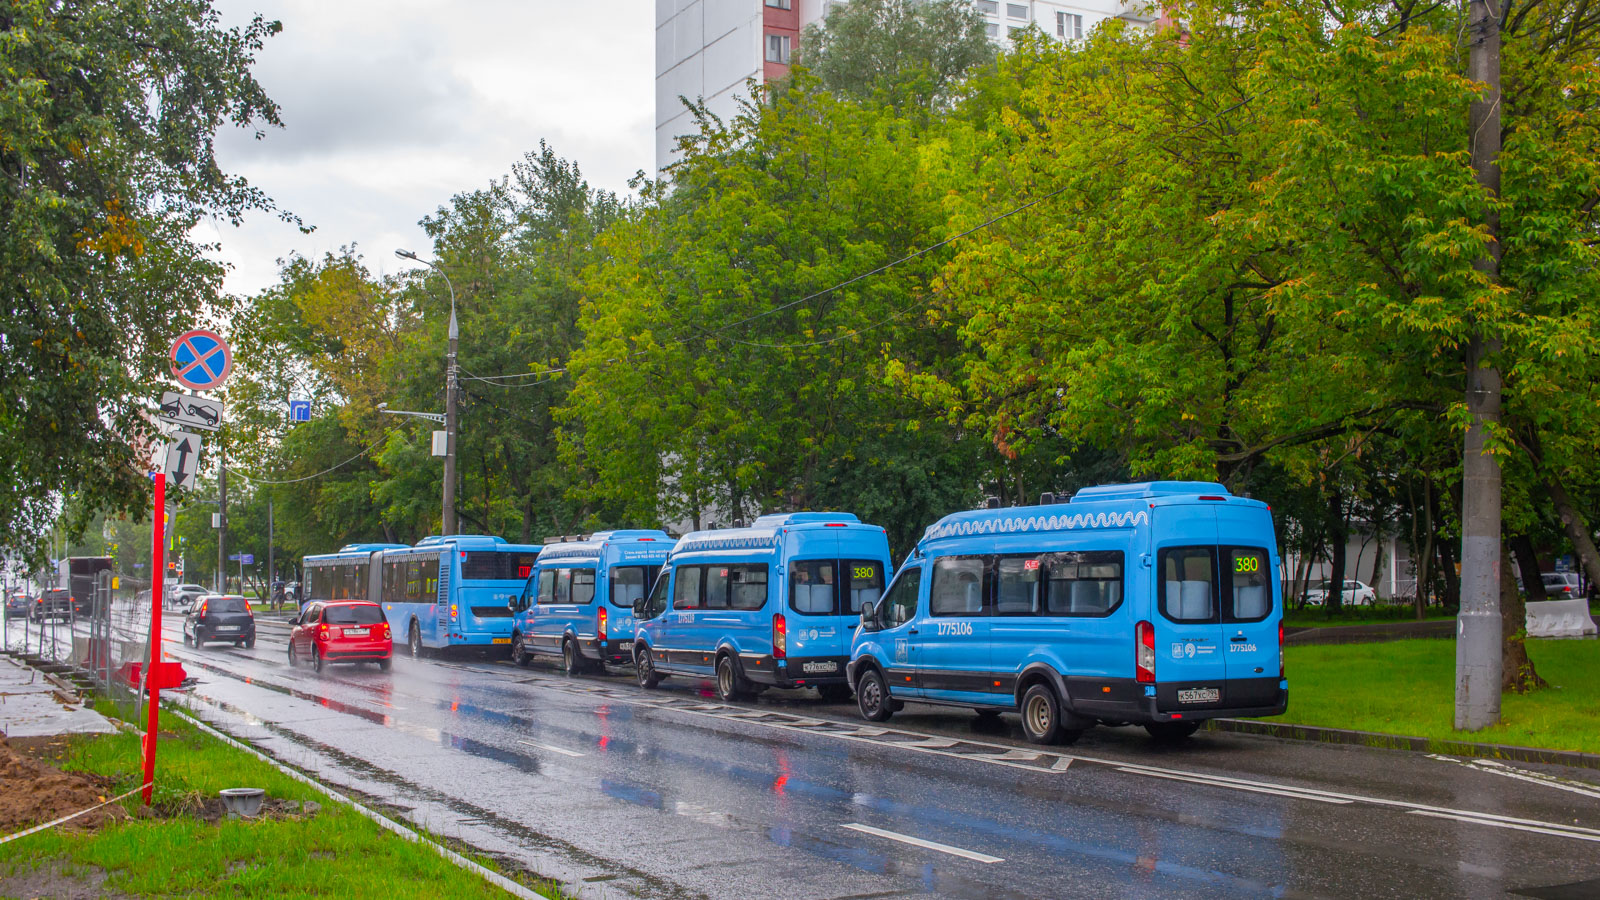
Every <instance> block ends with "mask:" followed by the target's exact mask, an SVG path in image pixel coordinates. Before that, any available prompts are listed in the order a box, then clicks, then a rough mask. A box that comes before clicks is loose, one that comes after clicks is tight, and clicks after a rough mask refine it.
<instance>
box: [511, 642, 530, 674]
mask: <svg viewBox="0 0 1600 900" xmlns="http://www.w3.org/2000/svg"><path fill="white" fill-rule="evenodd" d="M511 661H512V662H513V663H515V664H516V665H518V666H521V667H522V668H527V666H528V661H529V660H528V648H527V645H526V644H524V643H523V636H522V635H521V634H518V635H517V636H516V637H514V638H512V639H511Z"/></svg>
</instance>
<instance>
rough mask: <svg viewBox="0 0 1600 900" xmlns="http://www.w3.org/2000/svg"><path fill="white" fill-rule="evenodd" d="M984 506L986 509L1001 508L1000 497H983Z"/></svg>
mask: <svg viewBox="0 0 1600 900" xmlns="http://www.w3.org/2000/svg"><path fill="white" fill-rule="evenodd" d="M983 508H984V509H999V508H1000V498H999V497H985V498H983Z"/></svg>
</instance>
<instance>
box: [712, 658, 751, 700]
mask: <svg viewBox="0 0 1600 900" xmlns="http://www.w3.org/2000/svg"><path fill="white" fill-rule="evenodd" d="M717 696H718V697H719V698H721V700H722V702H724V703H732V702H734V701H737V700H747V699H749V697H750V691H749V688H747V687H746V686H745V682H744V676H743V675H741V674H739V666H738V664H737V663H735V662H734V661H733V654H731V653H724V654H723V655H722V656H721V657H720V658H718V659H717Z"/></svg>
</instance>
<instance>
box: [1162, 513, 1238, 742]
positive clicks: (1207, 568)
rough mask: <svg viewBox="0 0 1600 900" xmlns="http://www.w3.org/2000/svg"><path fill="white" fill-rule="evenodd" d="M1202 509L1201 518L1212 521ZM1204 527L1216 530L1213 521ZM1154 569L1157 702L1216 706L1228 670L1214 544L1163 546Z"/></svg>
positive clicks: (1169, 706)
mask: <svg viewBox="0 0 1600 900" xmlns="http://www.w3.org/2000/svg"><path fill="white" fill-rule="evenodd" d="M1207 512H1208V514H1207V515H1206V519H1207V520H1208V522H1209V523H1214V522H1215V518H1214V517H1212V516H1210V515H1209V511H1207ZM1189 524H1191V525H1192V524H1193V523H1189ZM1185 530H1186V531H1192V530H1193V529H1192V528H1186V529H1185ZM1206 530H1208V531H1210V532H1211V533H1212V534H1215V527H1214V525H1213V526H1212V528H1209V529H1206ZM1156 573H1157V577H1156V604H1157V607H1158V608H1157V611H1156V614H1155V615H1154V616H1152V617H1151V619H1152V622H1153V623H1154V625H1155V645H1156V646H1155V650H1156V669H1155V671H1156V697H1157V704H1158V706H1159V707H1160V708H1161V710H1162V711H1163V712H1182V711H1184V710H1189V709H1195V710H1201V709H1213V708H1217V707H1220V706H1222V705H1223V702H1224V690H1223V688H1224V682H1226V680H1227V676H1228V672H1227V660H1226V657H1225V654H1226V651H1225V650H1224V648H1223V645H1224V644H1226V643H1227V642H1226V640H1225V639H1224V636H1223V628H1222V624H1221V621H1220V614H1219V609H1218V606H1219V604H1218V602H1217V601H1218V578H1217V548H1216V545H1215V544H1214V543H1206V544H1200V543H1198V542H1197V543H1195V544H1191V545H1184V546H1173V547H1164V548H1162V549H1161V550H1160V551H1159V553H1158V565H1157V569H1156Z"/></svg>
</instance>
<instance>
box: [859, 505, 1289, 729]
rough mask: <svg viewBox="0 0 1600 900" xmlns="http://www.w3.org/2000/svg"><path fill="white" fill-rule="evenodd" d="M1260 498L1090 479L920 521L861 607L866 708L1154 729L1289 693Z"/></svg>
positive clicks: (1185, 725)
mask: <svg viewBox="0 0 1600 900" xmlns="http://www.w3.org/2000/svg"><path fill="white" fill-rule="evenodd" d="M1277 568H1278V551H1277V544H1276V540H1275V537H1274V532H1273V528H1272V515H1271V511H1270V510H1269V509H1268V507H1267V506H1266V505H1265V504H1263V503H1261V502H1259V501H1255V500H1249V499H1245V498H1242V497H1236V496H1233V495H1232V494H1230V493H1228V491H1227V490H1226V489H1225V488H1223V486H1222V485H1220V484H1215V483H1210V482H1182V481H1170V482H1150V483H1145V484H1122V485H1106V486H1102V487H1094V488H1086V489H1084V490H1081V491H1079V492H1078V493H1077V494H1075V495H1074V496H1073V497H1072V499H1071V501H1070V502H1067V503H1059V504H1058V503H1053V502H1049V503H1046V504H1042V505H1040V506H1037V507H1024V508H1012V509H986V510H976V511H971V512H961V513H956V514H954V515H949V516H946V517H944V518H943V519H940V520H939V521H938V522H937V523H935V524H934V525H933V526H932V527H930V528H929V529H928V530H927V532H926V533H925V534H924V535H923V538H922V541H921V542H920V543H918V544H917V547H916V549H915V550H913V551H912V553H911V555H910V557H909V558H908V559H907V560H906V563H905V565H903V566H902V567H901V569H900V571H899V572H898V573H897V575H896V577H895V580H894V583H893V584H891V585H890V586H889V590H888V592H887V593H886V594H885V595H884V598H883V600H882V602H881V603H876V604H873V605H872V606H871V607H870V608H869V609H867V610H865V611H864V612H863V614H862V618H861V624H860V627H859V629H858V630H857V632H856V634H855V637H854V640H853V642H852V647H851V657H850V663H849V677H850V684H851V686H852V687H853V688H854V689H855V692H856V701H857V706H858V708H859V710H860V712H861V715H862V716H863V717H864V718H866V719H869V720H871V721H883V720H885V719H887V718H889V716H890V715H891V714H892V713H893V712H894V711H895V710H896V709H898V708H900V706H901V705H902V704H903V703H904V702H905V701H906V700H914V701H918V702H924V703H939V704H946V705H954V706H966V707H971V708H973V709H975V710H977V711H978V713H979V714H980V715H990V716H993V715H998V714H999V713H1000V712H1001V711H1017V712H1020V713H1021V715H1022V726H1023V732H1024V733H1025V734H1026V736H1027V737H1028V739H1029V740H1031V741H1034V742H1036V743H1071V742H1072V741H1074V740H1076V739H1077V738H1078V736H1079V735H1080V734H1082V732H1083V731H1084V730H1085V729H1087V728H1089V727H1091V726H1093V725H1094V724H1096V723H1103V724H1108V725H1110V724H1117V725H1121V724H1128V723H1138V724H1141V725H1143V726H1144V727H1145V728H1146V729H1147V730H1149V732H1150V734H1151V735H1152V736H1153V737H1155V738H1157V739H1165V740H1177V739H1182V738H1185V737H1188V736H1189V735H1190V734H1193V733H1194V731H1195V730H1196V728H1198V727H1199V723H1200V722H1201V721H1202V720H1205V719H1208V718H1213V717H1220V716H1232V717H1240V716H1271V715H1277V714H1279V713H1282V712H1283V711H1284V709H1285V708H1286V707H1287V705H1288V697H1289V687H1288V682H1287V681H1286V680H1285V679H1284V673H1283V653H1282V645H1283V629H1282V621H1283V605H1282V599H1281V597H1280V596H1279V594H1280V592H1279V589H1278V584H1277V582H1278V579H1277V578H1276V577H1275V576H1274V574H1273V573H1274V572H1276V571H1277Z"/></svg>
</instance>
